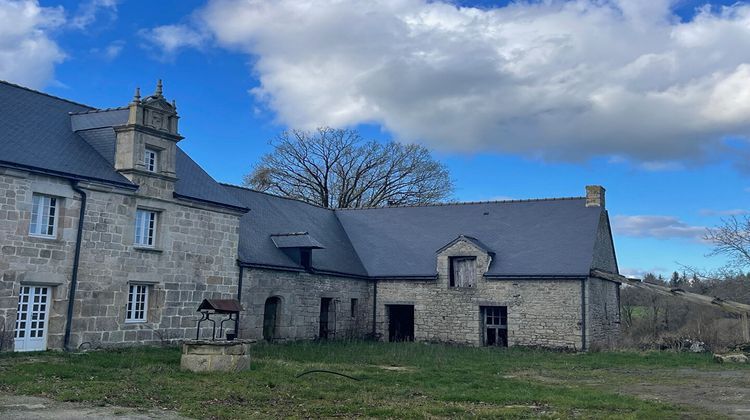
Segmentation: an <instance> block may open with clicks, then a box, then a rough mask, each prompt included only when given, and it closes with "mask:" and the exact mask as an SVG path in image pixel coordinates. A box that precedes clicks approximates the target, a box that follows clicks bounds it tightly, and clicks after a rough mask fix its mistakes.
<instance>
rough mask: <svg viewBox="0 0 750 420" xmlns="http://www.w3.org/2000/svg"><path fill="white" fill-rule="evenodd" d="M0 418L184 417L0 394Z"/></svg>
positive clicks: (172, 419)
mask: <svg viewBox="0 0 750 420" xmlns="http://www.w3.org/2000/svg"><path fill="white" fill-rule="evenodd" d="M0 418H3V419H7V420H20V419H24V420H27V419H28V420H41V419H55V420H76V419H118V420H145V419H160V420H184V419H186V417H182V416H179V415H178V414H176V413H172V412H168V411H153V410H150V411H141V410H136V409H133V408H125V407H113V406H104V407H91V406H86V405H82V404H76V403H69V402H59V401H54V400H51V399H49V398H40V397H29V396H25V395H10V394H3V393H0Z"/></svg>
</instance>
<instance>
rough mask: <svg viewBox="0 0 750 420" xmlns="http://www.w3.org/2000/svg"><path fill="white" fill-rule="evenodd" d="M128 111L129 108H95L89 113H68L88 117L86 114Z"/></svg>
mask: <svg viewBox="0 0 750 420" xmlns="http://www.w3.org/2000/svg"><path fill="white" fill-rule="evenodd" d="M126 109H128V107H127V106H117V107H112V108H101V109H99V108H94V109H92V110H89V111H80V112H68V115H86V114H96V113H98V112H109V111H124V110H126Z"/></svg>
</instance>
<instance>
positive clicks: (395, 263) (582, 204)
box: [226, 186, 602, 278]
mask: <svg viewBox="0 0 750 420" xmlns="http://www.w3.org/2000/svg"><path fill="white" fill-rule="evenodd" d="M226 188H227V189H228V190H229V191H232V192H233V194H234V195H235V197H237V198H238V199H239V200H241V201H242V203H243V204H244V205H245V206H247V207H249V208H250V212H249V213H248V214H246V215H245V216H244V217H243V218H242V220H241V226H240V252H239V259H240V261H242V262H245V263H249V264H254V265H261V266H276V267H287V268H295V269H299V268H300V267H299V266H298V265H296V264H294V263H293V262H292V261H291V260H290V259H289V258H288V257H287V256H286V255H285V254H284V253H283V252H282V251H281V250H279V249H277V248H276V247H275V246H274V242H273V240H272V238H271V236H272V235H273V234H276V233H280V232H295V231H299V232H308V231H309V232H310V235H311V236H313V237H315V238H316V239H318V241H319V242H320V243H321V244H322V245H323V246H325V247H326V249H324V250H315V251H313V266H314V267H316V268H320V269H322V270H326V271H332V272H340V273H348V274H353V275H357V276H362V275H367V276H370V277H377V278H391V277H396V278H398V277H404V278H406V277H424V278H429V277H434V276H435V274H436V262H437V260H436V258H437V251H439V250H440V249H441V248H442V247H444V246H445V245H446V244H449V243H450V242H453V241H454V240H455V239H456V238H457V237H459V236H460V235H464V236H466V237H468V238H467V239H468V240H471V241H472V242H474V243H475V244H477V246H479V247H481V248H484V249H486V250H488V252H491V253H494V256H493V260H492V264H491V265H490V268H489V271H488V272H487V276H488V277H538V276H557V277H563V276H565V277H567V276H586V275H588V273H589V270H590V269H591V263H592V258H593V250H594V243H595V240H596V232H597V228H598V224H599V215H600V214H601V211H602V210H601V208H599V207H586V200H585V198H573V199H550V200H528V201H517V202H487V203H469V204H446V205H434V206H417V207H385V208H372V209H337V210H330V209H324V208H321V207H316V206H313V205H310V204H307V203H303V202H300V201H296V200H291V199H287V198H282V197H276V196H273V195H269V194H265V193H261V192H257V191H253V190H249V189H245V188H241V187H234V186H226Z"/></svg>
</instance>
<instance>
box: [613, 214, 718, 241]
mask: <svg viewBox="0 0 750 420" xmlns="http://www.w3.org/2000/svg"><path fill="white" fill-rule="evenodd" d="M612 230H613V232H614V233H615V234H617V235H622V236H630V237H635V238H656V239H671V238H683V239H693V240H701V239H702V238H703V236H704V235H705V233H706V228H705V227H703V226H691V225H689V224H687V223H685V222H683V221H681V220H680V219H678V218H676V217H673V216H625V215H617V216H615V217H614V218H613V219H612Z"/></svg>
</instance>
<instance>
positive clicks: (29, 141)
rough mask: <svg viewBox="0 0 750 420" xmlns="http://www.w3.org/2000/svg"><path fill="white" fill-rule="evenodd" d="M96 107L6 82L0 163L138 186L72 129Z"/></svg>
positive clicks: (0, 91) (0, 89) (0, 95)
mask: <svg viewBox="0 0 750 420" xmlns="http://www.w3.org/2000/svg"><path fill="white" fill-rule="evenodd" d="M91 110H93V108H91V107H88V106H86V105H81V104H77V103H75V102H71V101H67V100H65V99H60V98H56V97H54V96H50V95H46V94H43V93H41V92H36V91H33V90H30V89H27V88H24V87H21V86H17V85H13V84H10V83H6V82H0V127H2V129H0V164H2V165H4V166H14V167H20V168H25V169H35V170H40V171H45V172H51V173H55V174H59V175H65V176H72V177H77V178H81V179H90V180H96V181H101V182H108V183H114V184H118V185H127V186H132V187H134V186H133V184H132V183H131V182H130V181H128V179H127V178H125V177H124V176H122V175H120V174H119V173H117V172H116V171H115V170H114V169H113V168H112V166H111V165H110V164H109V163H108V162H107V161H106V160H105V159H103V158H102V156H101V155H99V153H97V151H96V150H94V148H93V147H91V146H90V145H89V144H88V143H86V141H84V140H83V139H82V138H81V137H80V136H79V135H77V134H76V133H75V132H73V130H72V129H71V122H70V116H69V115H68V113H69V112H83V111H91Z"/></svg>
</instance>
